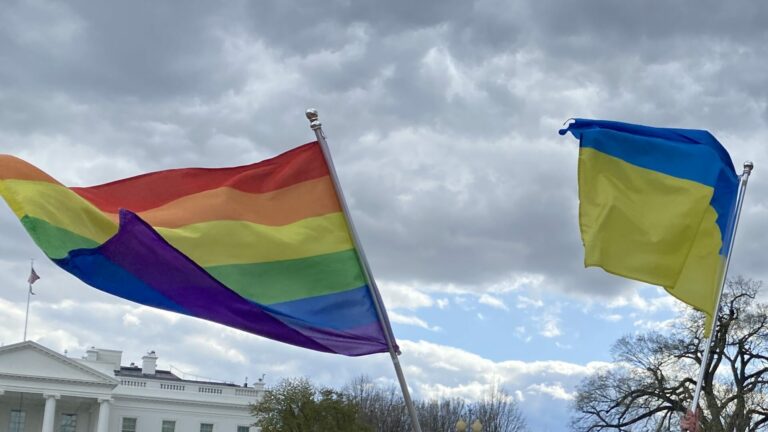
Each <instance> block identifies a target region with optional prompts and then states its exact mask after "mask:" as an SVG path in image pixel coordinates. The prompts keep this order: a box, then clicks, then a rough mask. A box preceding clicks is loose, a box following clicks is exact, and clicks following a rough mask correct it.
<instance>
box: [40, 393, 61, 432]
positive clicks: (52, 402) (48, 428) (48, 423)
mask: <svg viewBox="0 0 768 432" xmlns="http://www.w3.org/2000/svg"><path fill="white" fill-rule="evenodd" d="M43 397H44V398H45V411H43V431H42V432H53V423H54V418H55V417H56V400H57V399H59V398H60V397H61V396H60V395H57V394H53V393H43Z"/></svg>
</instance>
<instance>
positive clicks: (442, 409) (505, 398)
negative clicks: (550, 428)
mask: <svg viewBox="0 0 768 432" xmlns="http://www.w3.org/2000/svg"><path fill="white" fill-rule="evenodd" d="M343 392H344V393H346V394H347V395H348V398H349V399H350V401H352V402H353V403H355V404H356V405H357V406H358V407H359V408H360V416H361V418H362V420H363V422H364V423H367V424H369V425H371V426H372V427H373V428H374V430H375V431H377V432H401V431H404V430H409V418H408V412H407V411H406V408H405V403H404V402H403V398H402V396H401V395H400V392H399V390H398V389H397V388H395V387H394V386H383V387H382V386H377V385H376V384H375V383H373V382H372V381H371V380H370V378H368V377H365V376H361V377H358V378H355V379H354V380H352V381H351V382H350V383H349V384H347V385H346V386H345V387H344V390H343ZM415 405H416V411H417V412H418V416H419V424H420V425H421V429H422V431H423V432H453V431H455V430H456V423H457V422H458V421H459V419H461V418H463V419H465V420H474V419H478V420H480V422H481V423H482V424H483V431H484V432H522V431H525V430H526V423H525V419H524V418H523V415H522V413H521V412H520V409H519V407H518V405H517V401H515V400H514V399H513V398H512V397H511V396H510V395H509V394H507V393H506V392H505V391H504V390H503V389H501V388H500V387H499V386H494V387H493V388H492V389H491V390H490V391H489V392H488V394H486V395H485V397H484V398H483V399H481V400H480V401H477V402H472V403H469V402H466V401H464V400H462V399H459V398H451V399H440V400H429V401H415Z"/></svg>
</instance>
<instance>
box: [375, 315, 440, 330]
mask: <svg viewBox="0 0 768 432" xmlns="http://www.w3.org/2000/svg"><path fill="white" fill-rule="evenodd" d="M388 315H389V319H390V320H391V321H392V322H393V323H398V324H405V325H412V326H416V327H421V328H423V329H426V330H431V331H440V327H438V326H430V325H429V324H427V322H426V321H424V320H423V319H421V318H419V317H416V316H413V315H402V314H400V313H398V312H395V311H388Z"/></svg>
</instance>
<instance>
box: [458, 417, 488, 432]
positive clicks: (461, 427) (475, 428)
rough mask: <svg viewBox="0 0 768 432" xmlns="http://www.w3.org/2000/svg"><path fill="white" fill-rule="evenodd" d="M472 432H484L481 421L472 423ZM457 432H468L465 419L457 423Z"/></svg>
mask: <svg viewBox="0 0 768 432" xmlns="http://www.w3.org/2000/svg"><path fill="white" fill-rule="evenodd" d="M470 430H471V431H472V432H482V430H483V424H482V423H480V420H475V422H474V423H472V426H470ZM456 432H467V422H465V421H464V419H459V421H458V422H456Z"/></svg>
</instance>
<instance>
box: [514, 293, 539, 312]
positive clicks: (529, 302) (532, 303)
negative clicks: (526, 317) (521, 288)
mask: <svg viewBox="0 0 768 432" xmlns="http://www.w3.org/2000/svg"><path fill="white" fill-rule="evenodd" d="M516 306H517V308H518V309H527V308H533V309H538V308H540V307H542V306H544V302H543V301H542V300H539V299H532V298H529V297H526V296H524V295H519V296H517V305H516Z"/></svg>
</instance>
